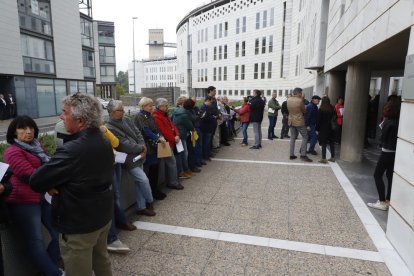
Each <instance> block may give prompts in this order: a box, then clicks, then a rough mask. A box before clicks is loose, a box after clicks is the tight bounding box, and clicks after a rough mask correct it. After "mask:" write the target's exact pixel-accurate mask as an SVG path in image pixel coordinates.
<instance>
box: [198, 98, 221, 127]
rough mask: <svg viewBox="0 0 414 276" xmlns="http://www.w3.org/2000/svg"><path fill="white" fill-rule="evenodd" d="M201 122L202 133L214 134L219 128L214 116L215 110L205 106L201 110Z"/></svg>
mask: <svg viewBox="0 0 414 276" xmlns="http://www.w3.org/2000/svg"><path fill="white" fill-rule="evenodd" d="M200 112H201V114H202V115H201V122H200V130H201V132H202V133H214V131H215V130H216V127H217V120H216V117H215V116H214V114H213V109H211V108H210V107H209V106H206V105H205V104H203V105H202V106H201V109H200Z"/></svg>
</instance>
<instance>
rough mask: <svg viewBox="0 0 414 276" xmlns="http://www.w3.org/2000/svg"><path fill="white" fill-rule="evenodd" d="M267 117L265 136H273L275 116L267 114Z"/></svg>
mask: <svg viewBox="0 0 414 276" xmlns="http://www.w3.org/2000/svg"><path fill="white" fill-rule="evenodd" d="M267 117H268V118H269V129H268V130H267V138H273V136H275V126H276V121H277V117H276V116H267Z"/></svg>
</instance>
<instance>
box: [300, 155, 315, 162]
mask: <svg viewBox="0 0 414 276" xmlns="http://www.w3.org/2000/svg"><path fill="white" fill-rule="evenodd" d="M300 160H302V161H305V162H313V160H312V159H310V158H309V157H307V156H306V155H305V156H301V157H300Z"/></svg>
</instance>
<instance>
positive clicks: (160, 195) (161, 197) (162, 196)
mask: <svg viewBox="0 0 414 276" xmlns="http://www.w3.org/2000/svg"><path fill="white" fill-rule="evenodd" d="M152 197H153V198H154V199H156V200H164V199H165V198H166V197H167V195H166V194H164V193H162V192H157V193H154V194H153V195H152Z"/></svg>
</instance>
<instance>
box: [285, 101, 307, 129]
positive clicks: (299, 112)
mask: <svg viewBox="0 0 414 276" xmlns="http://www.w3.org/2000/svg"><path fill="white" fill-rule="evenodd" d="M287 108H288V111H289V117H288V125H289V126H295V127H301V126H305V117H304V116H303V113H305V112H306V108H305V103H304V101H303V99H302V98H301V97H299V96H292V97H290V98H289V99H287Z"/></svg>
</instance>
